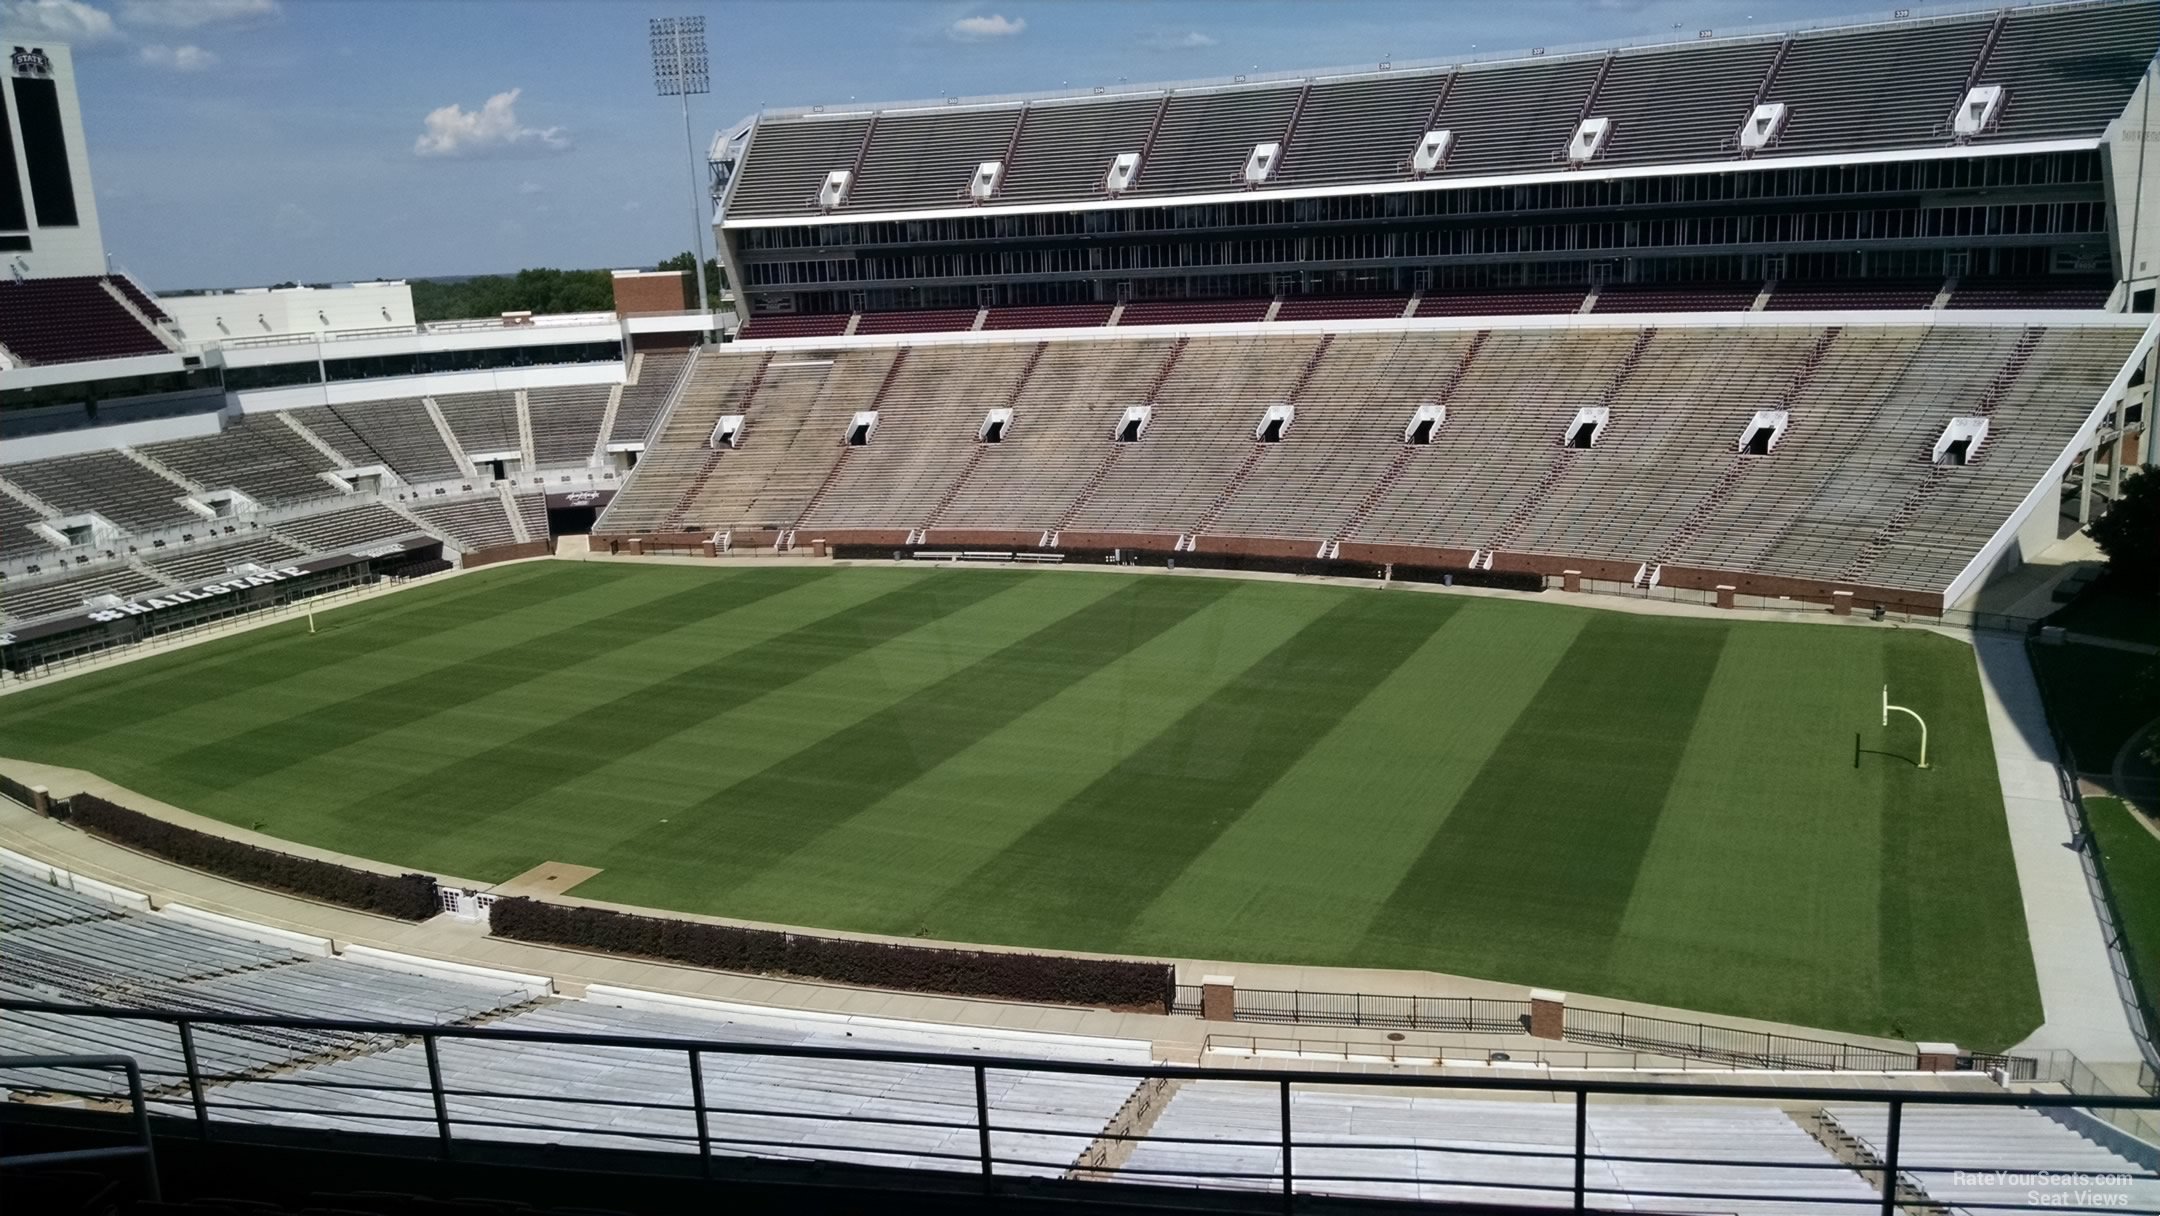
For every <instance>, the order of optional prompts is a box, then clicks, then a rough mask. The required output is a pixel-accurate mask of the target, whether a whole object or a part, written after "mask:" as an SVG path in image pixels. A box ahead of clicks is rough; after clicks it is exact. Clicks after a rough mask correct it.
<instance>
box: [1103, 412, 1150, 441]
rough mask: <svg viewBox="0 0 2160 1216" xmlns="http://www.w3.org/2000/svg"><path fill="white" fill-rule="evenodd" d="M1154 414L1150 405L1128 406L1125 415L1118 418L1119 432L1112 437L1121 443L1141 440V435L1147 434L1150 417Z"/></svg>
mask: <svg viewBox="0 0 2160 1216" xmlns="http://www.w3.org/2000/svg"><path fill="white" fill-rule="evenodd" d="M1154 416H1155V411H1154V410H1153V409H1152V408H1150V407H1148V406H1145V405H1128V406H1126V407H1125V415H1124V416H1123V417H1121V418H1119V419H1118V424H1117V432H1116V433H1115V434H1113V435H1112V436H1111V438H1113V439H1115V440H1117V441H1118V442H1119V443H1138V442H1140V437H1141V436H1142V435H1145V434H1147V427H1148V419H1150V418H1152V417H1154Z"/></svg>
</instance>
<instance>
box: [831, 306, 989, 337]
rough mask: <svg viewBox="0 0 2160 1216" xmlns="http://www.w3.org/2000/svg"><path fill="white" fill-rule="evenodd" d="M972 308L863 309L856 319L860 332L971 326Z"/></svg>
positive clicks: (926, 331)
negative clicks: (864, 310)
mask: <svg viewBox="0 0 2160 1216" xmlns="http://www.w3.org/2000/svg"><path fill="white" fill-rule="evenodd" d="M974 327H975V310H974V309H972V308H930V309H920V310H901V311H898V312H866V313H864V314H863V315H862V320H860V321H858V322H856V324H855V332H856V333H859V334H929V333H938V332H941V331H948V330H955V329H973V328H974Z"/></svg>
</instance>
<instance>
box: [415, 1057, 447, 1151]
mask: <svg viewBox="0 0 2160 1216" xmlns="http://www.w3.org/2000/svg"><path fill="white" fill-rule="evenodd" d="M420 1045H421V1046H423V1047H425V1048H426V1049H427V1077H428V1092H429V1093H431V1094H433V1095H434V1097H435V1137H436V1143H437V1144H438V1145H440V1147H441V1152H442V1158H443V1160H445V1161H448V1160H449V1159H450V1102H449V1099H448V1098H446V1097H445V1096H444V1095H443V1083H442V1057H441V1056H440V1055H438V1054H436V1051H435V1036H434V1035H432V1034H428V1035H422V1036H420Z"/></svg>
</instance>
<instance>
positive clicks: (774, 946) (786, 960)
mask: <svg viewBox="0 0 2160 1216" xmlns="http://www.w3.org/2000/svg"><path fill="white" fill-rule="evenodd" d="M488 921H489V925H490V929H489V932H491V933H493V934H495V935H496V936H497V937H507V938H511V939H514V940H516V941H523V942H534V943H538V944H541V945H549V946H570V947H574V948H577V949H581V950H596V951H601V952H604V953H608V954H628V955H634V956H636V957H639V958H650V959H659V960H661V961H664V962H670V963H684V964H688V965H689V966H693V967H710V968H713V969H714V970H718V971H743V972H752V973H756V974H761V975H789V976H795V977H798V978H801V979H812V980H827V981H830V982H832V983H837V984H853V985H858V986H861V987H865V988H898V989H904V990H906V991H910V992H937V993H944V994H947V995H950V996H979V997H993V998H997V999H1001V1000H1011V1001H1033V1002H1037V1003H1041V1004H1056V1005H1099V1006H1105V1007H1108V1008H1112V1009H1134V1010H1143V1011H1146V1012H1149V1013H1167V1012H1169V1009H1170V1001H1171V998H1172V997H1173V996H1174V995H1175V984H1176V979H1175V972H1174V971H1173V970H1172V968H1171V967H1170V966H1169V964H1167V963H1127V962H1115V961H1110V960H1103V959H1084V958H1065V957H1061V956H1058V955H1051V954H1001V953H993V952H990V951H983V950H951V949H945V948H942V947H936V946H908V945H899V944H893V943H886V942H864V941H852V940H849V939H846V938H836V937H810V936H806V935H803V934H796V933H785V932H781V931H780V930H777V929H745V928H740V927H737V926H734V925H709V924H701V923H699V922H697V921H686V920H670V919H667V918H665V917H658V916H638V915H635V914H633V913H628V912H615V911H611V910H608V909H605V908H580V907H572V906H569V905H566V904H552V903H543V902H541V901H539V900H536V899H526V898H523V897H513V898H509V899H501V900H497V901H496V902H495V906H494V908H493V910H492V911H490V912H489V913H488Z"/></svg>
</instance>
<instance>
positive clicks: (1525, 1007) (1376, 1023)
mask: <svg viewBox="0 0 2160 1216" xmlns="http://www.w3.org/2000/svg"><path fill="white" fill-rule="evenodd" d="M1170 1011H1171V1012H1172V1013H1178V1014H1187V1015H1190V1016H1193V1017H1198V1016H1199V1014H1200V986H1199V985H1197V984H1179V985H1178V986H1177V999H1176V1000H1175V1001H1174V1002H1173V1003H1172V1005H1171V1009H1170ZM1236 1014H1237V1020H1238V1021H1240V1022H1269V1023H1273V1024H1276V1025H1281V1026H1370V1027H1373V1028H1375V1029H1381V1030H1454V1031H1464V1032H1471V1033H1479V1034H1520V1033H1522V1032H1523V1031H1525V1030H1526V1029H1528V1028H1529V1025H1530V1002H1528V1001H1500V1000H1489V999H1487V998H1484V997H1468V996H1375V995H1373V994H1371V993H1357V992H1294V991H1290V990H1288V989H1277V988H1239V989H1238V990H1237V999H1236Z"/></svg>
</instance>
